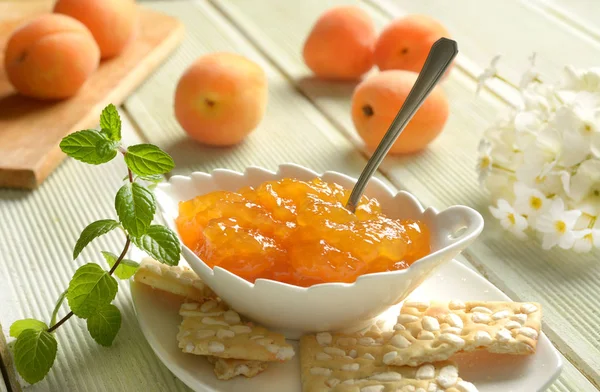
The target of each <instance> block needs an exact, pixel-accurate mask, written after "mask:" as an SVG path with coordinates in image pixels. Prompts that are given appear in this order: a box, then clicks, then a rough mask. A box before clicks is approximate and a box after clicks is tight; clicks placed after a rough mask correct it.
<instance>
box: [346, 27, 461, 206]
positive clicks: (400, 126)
mask: <svg viewBox="0 0 600 392" xmlns="http://www.w3.org/2000/svg"><path fill="white" fill-rule="evenodd" d="M457 53H458V47H457V45H456V41H453V40H451V39H448V38H440V39H439V40H437V41H436V42H435V43H434V44H433V45H432V46H431V50H430V51H429V55H428V56H427V60H426V61H425V65H423V69H421V72H420V73H419V76H418V77H417V81H416V82H415V84H414V86H413V88H412V89H411V90H410V93H409V94H408V97H406V101H404V104H403V105H402V107H401V108H400V111H399V112H398V114H397V115H396V118H395V119H394V121H393V122H392V125H390V128H389V129H388V130H387V132H386V133H385V135H384V136H383V139H381V142H380V143H379V145H378V146H377V149H376V150H375V152H374V153H373V155H372V156H371V158H370V159H369V162H367V165H366V166H365V168H364V169H363V171H362V173H361V174H360V177H359V178H358V181H357V182H356V185H355V186H354V188H353V189H352V193H351V194H350V197H349V198H348V203H347V204H346V208H347V209H348V210H350V211H351V212H354V211H355V210H356V206H357V205H358V202H359V200H360V198H361V196H362V194H363V192H364V191H365V188H366V187H367V183H368V182H369V179H370V178H371V176H372V175H373V173H375V171H376V170H377V168H378V167H379V165H380V164H381V162H382V161H383V158H385V156H386V155H387V153H388V151H389V150H390V148H391V147H392V145H393V144H394V142H395V141H396V139H397V138H398V136H400V133H402V131H403V130H404V128H405V127H406V125H407V124H408V122H409V121H410V120H411V119H412V117H413V116H414V114H415V113H416V112H417V110H418V109H419V108H420V107H421V105H422V104H423V102H424V101H425V98H427V96H428V95H429V93H431V90H433V88H434V87H435V85H436V84H437V83H438V81H439V80H440V79H441V77H442V76H443V75H444V72H446V69H448V67H449V66H450V64H451V63H452V60H453V59H454V57H455V56H456V54H457Z"/></svg>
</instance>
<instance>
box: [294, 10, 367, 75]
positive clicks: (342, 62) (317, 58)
mask: <svg viewBox="0 0 600 392" xmlns="http://www.w3.org/2000/svg"><path fill="white" fill-rule="evenodd" d="M376 40H377V33H376V31H375V26H374V24H373V21H372V20H371V19H370V18H369V16H368V15H367V13H366V12H365V11H363V10H362V9H360V8H358V7H355V6H342V7H336V8H332V9H330V10H328V11H326V12H325V13H324V14H322V15H321V16H320V17H319V18H318V19H317V21H316V23H315V25H314V26H313V28H312V30H311V31H310V33H309V35H308V38H307V39H306V42H305V43H304V48H303V52H302V54H303V57H304V62H305V63H306V65H307V66H308V68H310V69H311V71H312V72H314V74H315V75H316V76H318V77H320V78H323V79H332V80H336V79H338V80H352V79H358V78H360V77H361V76H362V75H363V74H365V73H366V72H368V71H369V70H370V69H371V68H372V67H373V48H374V45H375V41H376Z"/></svg>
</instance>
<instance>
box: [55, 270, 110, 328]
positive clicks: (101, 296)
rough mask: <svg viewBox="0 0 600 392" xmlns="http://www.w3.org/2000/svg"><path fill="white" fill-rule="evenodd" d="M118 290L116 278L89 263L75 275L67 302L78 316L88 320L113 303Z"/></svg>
mask: <svg viewBox="0 0 600 392" xmlns="http://www.w3.org/2000/svg"><path fill="white" fill-rule="evenodd" d="M117 290H118V288H117V281H116V280H115V278H113V277H112V276H110V275H109V274H108V272H107V271H105V270H103V269H102V267H100V266H99V265H98V264H94V263H88V264H84V265H82V266H81V267H79V268H78V269H77V271H76V272H75V275H73V279H71V282H70V283H69V290H68V292H67V301H69V307H70V308H71V311H72V312H73V313H74V314H75V315H76V316H78V317H81V318H88V317H90V316H93V315H94V314H96V313H98V311H99V310H100V309H102V308H103V307H105V306H106V305H108V304H109V303H111V301H112V300H113V299H114V298H115V295H117Z"/></svg>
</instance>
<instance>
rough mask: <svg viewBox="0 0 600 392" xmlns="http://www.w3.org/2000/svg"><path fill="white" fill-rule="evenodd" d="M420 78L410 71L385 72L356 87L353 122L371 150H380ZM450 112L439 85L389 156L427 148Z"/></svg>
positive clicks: (440, 129)
mask: <svg viewBox="0 0 600 392" xmlns="http://www.w3.org/2000/svg"><path fill="white" fill-rule="evenodd" d="M417 76H418V74H417V73H414V72H410V71H401V70H391V71H383V72H380V73H378V74H376V75H374V76H372V77H370V78H368V79H366V80H364V81H363V82H361V83H360V84H359V85H358V86H356V89H355V90H354V94H353V95H352V109H351V110H352V121H353V122H354V126H355V127H356V130H357V132H358V134H359V135H360V137H361V138H362V139H363V141H364V142H365V145H366V146H367V148H368V149H370V150H374V149H375V148H376V147H377V145H378V144H379V142H380V141H381V139H382V138H383V136H384V135H385V133H386V132H387V130H388V128H389V126H390V125H391V123H392V121H393V120H394V118H395V117H396V115H397V114H398V111H399V110H400V108H401V107H402V104H403V103H404V101H405V100H406V97H407V96H408V93H409V92H410V90H411V88H412V87H413V85H414V84H415V81H416V80H417ZM448 112H449V108H448V100H447V99H446V95H445V94H444V92H443V90H442V89H441V88H440V87H439V86H436V87H435V88H434V89H433V91H432V92H431V93H430V95H429V96H428V97H427V99H425V102H423V105H422V106H421V107H420V108H419V110H417V112H416V113H415V115H414V116H413V118H412V119H411V121H410V122H409V123H408V125H407V126H406V128H405V129H404V131H403V132H402V134H401V135H400V137H398V139H397V140H396V142H395V143H394V145H393V146H392V148H391V149H390V154H410V153H414V152H417V151H420V150H422V149H424V148H425V147H426V146H427V145H428V144H429V143H431V142H432V141H433V140H434V139H435V138H436V137H437V136H438V135H439V134H440V132H442V130H443V128H444V124H445V123H446V120H447V119H448Z"/></svg>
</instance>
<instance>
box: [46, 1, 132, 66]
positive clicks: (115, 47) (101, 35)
mask: <svg viewBox="0 0 600 392" xmlns="http://www.w3.org/2000/svg"><path fill="white" fill-rule="evenodd" d="M54 12H56V13H59V14H65V15H68V16H71V17H73V18H75V19H77V20H79V21H80V22H81V23H83V24H84V25H86V26H87V27H88V29H90V31H91V32H92V35H93V36H94V39H95V40H96V42H97V43H98V46H99V47H100V53H101V57H102V59H109V58H112V57H115V56H118V55H119V54H121V53H122V52H123V50H124V49H125V47H126V46H127V45H128V44H129V43H130V42H131V41H132V40H133V39H134V38H135V34H136V31H137V27H138V10H137V6H136V4H135V1H134V0H58V1H57V2H56V4H55V5H54Z"/></svg>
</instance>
